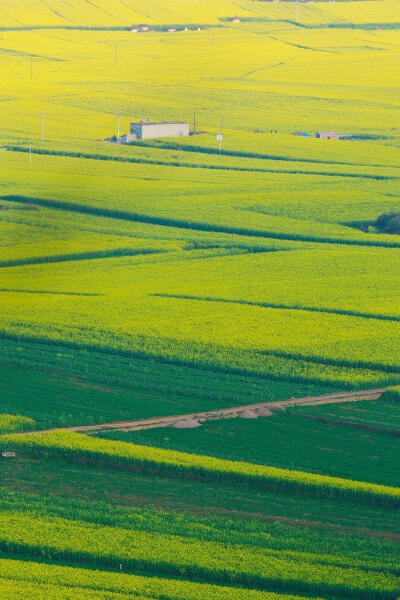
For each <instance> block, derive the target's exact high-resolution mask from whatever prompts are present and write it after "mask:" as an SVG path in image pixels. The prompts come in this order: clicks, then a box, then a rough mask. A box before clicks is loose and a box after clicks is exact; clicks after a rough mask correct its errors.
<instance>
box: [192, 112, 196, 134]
mask: <svg viewBox="0 0 400 600" xmlns="http://www.w3.org/2000/svg"><path fill="white" fill-rule="evenodd" d="M193 131H196V113H193Z"/></svg>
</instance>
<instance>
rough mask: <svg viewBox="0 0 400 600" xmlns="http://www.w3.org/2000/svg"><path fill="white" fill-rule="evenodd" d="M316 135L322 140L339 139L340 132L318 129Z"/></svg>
mask: <svg viewBox="0 0 400 600" xmlns="http://www.w3.org/2000/svg"><path fill="white" fill-rule="evenodd" d="M315 137H316V138H318V139H320V140H338V139H339V134H338V132H337V131H317V133H316V134H315Z"/></svg>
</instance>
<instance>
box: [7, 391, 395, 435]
mask: <svg viewBox="0 0 400 600" xmlns="http://www.w3.org/2000/svg"><path fill="white" fill-rule="evenodd" d="M387 389H388V388H378V389H373V390H361V391H360V390H359V391H356V392H339V393H336V394H327V395H325V396H306V397H304V398H291V399H290V400H280V401H278V402H260V403H258V404H245V405H242V406H235V407H232V408H222V409H220V410H208V411H204V412H194V413H190V414H185V415H171V416H166V417H155V418H151V419H140V420H134V421H116V422H113V423H100V424H98V425H78V426H75V427H62V428H61V427H57V428H53V429H44V430H41V431H26V432H23V433H21V434H19V435H27V434H39V433H50V432H52V431H58V430H60V429H63V430H67V431H75V432H77V433H87V434H91V433H97V432H98V431H134V430H140V429H155V428H159V427H170V426H174V425H176V424H177V423H180V422H182V421H198V422H199V423H202V422H204V421H213V420H216V419H232V418H235V417H239V416H240V415H241V413H246V412H248V411H251V412H253V411H258V410H259V409H268V410H272V411H273V410H274V409H275V410H280V409H281V410H282V409H285V408H288V407H290V406H312V405H318V404H335V403H338V402H357V401H359V400H377V399H378V398H379V397H380V396H381V395H382V394H383V393H384V392H385V391H386V390H387Z"/></svg>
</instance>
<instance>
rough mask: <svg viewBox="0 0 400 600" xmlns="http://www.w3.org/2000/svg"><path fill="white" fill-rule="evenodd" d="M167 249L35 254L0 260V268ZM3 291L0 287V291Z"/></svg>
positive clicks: (160, 252)
mask: <svg viewBox="0 0 400 600" xmlns="http://www.w3.org/2000/svg"><path fill="white" fill-rule="evenodd" d="M164 252H167V250H162V249H151V248H143V249H139V248H138V249H135V248H114V249H112V250H98V251H95V252H78V253H76V254H54V255H51V254H50V255H48V256H35V257H32V258H29V257H28V258H19V259H15V260H4V261H0V269H5V268H7V267H25V266H28V265H41V264H47V263H59V262H70V261H75V260H96V259H103V258H118V257H121V256H140V255H145V254H162V253H164ZM1 291H3V290H1V289H0V292H1Z"/></svg>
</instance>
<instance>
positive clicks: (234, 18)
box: [232, 15, 240, 23]
mask: <svg viewBox="0 0 400 600" xmlns="http://www.w3.org/2000/svg"><path fill="white" fill-rule="evenodd" d="M232 23H240V19H239V17H238V16H237V15H235V16H234V17H233V19H232Z"/></svg>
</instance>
